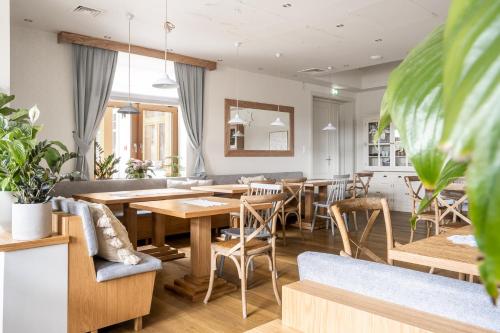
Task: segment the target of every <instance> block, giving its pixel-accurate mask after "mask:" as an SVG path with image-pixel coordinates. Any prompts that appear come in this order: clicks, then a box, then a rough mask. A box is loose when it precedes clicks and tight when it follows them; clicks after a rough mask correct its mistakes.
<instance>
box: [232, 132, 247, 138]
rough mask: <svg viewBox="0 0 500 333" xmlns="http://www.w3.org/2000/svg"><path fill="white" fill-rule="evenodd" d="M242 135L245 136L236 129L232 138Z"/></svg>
mask: <svg viewBox="0 0 500 333" xmlns="http://www.w3.org/2000/svg"><path fill="white" fill-rule="evenodd" d="M244 136H245V134H243V133H241V132H240V131H236V133H234V134H233V137H234V138H241V137H244Z"/></svg>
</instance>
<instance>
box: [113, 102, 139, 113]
mask: <svg viewBox="0 0 500 333" xmlns="http://www.w3.org/2000/svg"><path fill="white" fill-rule="evenodd" d="M117 112H118V113H121V114H139V110H137V108H135V107H134V106H133V105H132V103H130V102H129V103H128V104H127V105H125V106H122V107H121V108H119V109H118V111H117Z"/></svg>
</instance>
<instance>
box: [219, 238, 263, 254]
mask: <svg viewBox="0 0 500 333" xmlns="http://www.w3.org/2000/svg"><path fill="white" fill-rule="evenodd" d="M239 242H240V240H239V239H230V240H227V241H223V242H217V243H212V248H213V249H214V250H215V251H216V252H220V253H223V254H224V253H227V252H229V250H231V249H232V248H233V247H234V246H235V245H237V244H238V243H239ZM269 249H271V244H269V243H268V242H267V241H263V240H260V239H255V238H254V239H251V240H250V241H249V242H247V243H246V244H245V252H246V254H247V255H253V254H257V253H261V252H266V251H268V250H269ZM233 254H234V255H240V254H241V251H240V250H238V251H235V252H234V253H233Z"/></svg>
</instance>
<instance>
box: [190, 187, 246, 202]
mask: <svg viewBox="0 0 500 333" xmlns="http://www.w3.org/2000/svg"><path fill="white" fill-rule="evenodd" d="M191 190H194V191H207V192H213V193H215V194H218V195H221V196H226V197H230V198H234V199H236V198H239V197H240V196H241V195H242V194H245V193H247V192H248V185H245V184H220V185H202V186H193V187H191Z"/></svg>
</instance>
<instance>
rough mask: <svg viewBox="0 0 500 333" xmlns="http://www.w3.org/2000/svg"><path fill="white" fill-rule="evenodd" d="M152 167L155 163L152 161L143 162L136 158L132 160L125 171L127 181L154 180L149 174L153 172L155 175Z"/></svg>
mask: <svg viewBox="0 0 500 333" xmlns="http://www.w3.org/2000/svg"><path fill="white" fill-rule="evenodd" d="M152 166H153V163H152V162H151V161H141V160H137V159H135V158H132V159H130V160H129V161H128V162H127V168H126V169H125V173H126V175H127V179H143V178H152V176H151V175H150V174H149V173H150V172H151V173H152V174H153V175H154V171H153V170H152V169H151V167H152Z"/></svg>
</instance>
